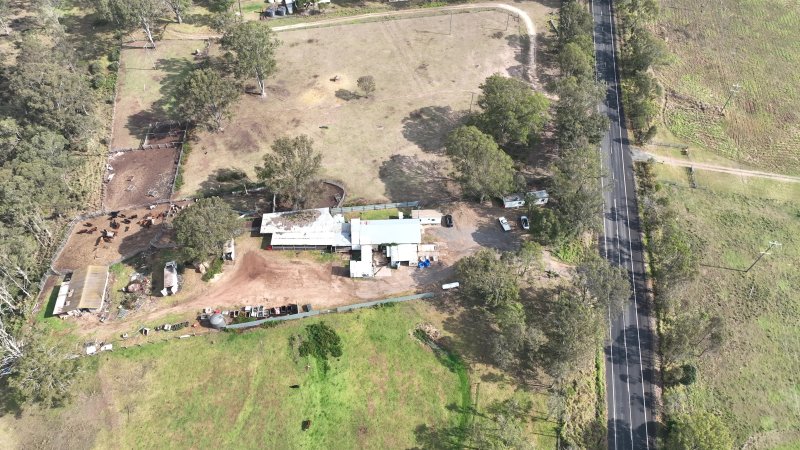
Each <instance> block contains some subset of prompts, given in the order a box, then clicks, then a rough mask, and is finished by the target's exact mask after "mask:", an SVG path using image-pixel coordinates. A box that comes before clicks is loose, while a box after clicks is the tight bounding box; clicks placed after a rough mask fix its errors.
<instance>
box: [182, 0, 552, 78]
mask: <svg viewBox="0 0 800 450" xmlns="http://www.w3.org/2000/svg"><path fill="white" fill-rule="evenodd" d="M487 9H500V10H503V11H506V12H509V13H511V14H514V15H516V17H518V18H520V19H521V20H522V22H524V23H525V30H526V32H527V34H528V36H534V35H535V34H536V26H535V25H534V24H533V20H531V18H530V16H528V13H526V12H525V11H523V10H521V9H519V8H516V7H514V6H511V5H506V4H504V3H475V4H470V5H455V6H444V7H441V8H426V9H412V10H408V11H388V12H380V13H368V14H359V15H355V16H348V17H338V18H335V19H327V20H318V21H314V22H304V23H296V24H292V25H283V26H277V27H273V28H272V29H273V31H291V30H301V29H305V28H318V27H324V26H329V25H346V24H348V23H350V22H360V21H363V20H365V19H395V18H397V19H402V18H404V17H413V16H420V15H422V16H429V15H430V16H434V15H439V14H441V13H442V12H443V11H481V10H487ZM428 12H429V13H428ZM426 13H427V14H426ZM170 35H171V36H175V37H177V38H179V39H186V40H192V39H219V38H221V37H222V35H221V34H192V33H182V32H179V31H174V30H170ZM530 52H531V56H533V55H535V49H534V47H533V41H531V48H530ZM535 61H536V59H535V58H533V57H532V58H531V59H530V66H531V67H530V68H529V70H530V73H535V72H534V70H533V68H534V66H535Z"/></svg>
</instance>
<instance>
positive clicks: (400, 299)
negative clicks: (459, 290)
mask: <svg viewBox="0 0 800 450" xmlns="http://www.w3.org/2000/svg"><path fill="white" fill-rule="evenodd" d="M433 297H434V294H433V292H425V293H424V294H415V295H406V296H403V297H394V298H387V299H383V300H375V301H371V302H364V303H356V304H354V305H347V306H340V307H338V308H334V309H325V310H319V311H309V312H303V313H299V314H293V315H291V316H280V317H270V318H268V319H261V320H254V321H252V322H244V323H236V324H233V325H228V326H226V327H225V329H228V330H243V329H246V328H252V327H257V326H259V325H263V324H265V323H268V322H282V321H286V320H295V319H305V318H306V317H313V316H318V315H323V314H333V313H337V312H348V311H354V310H356V309H361V308H369V307H371V306H377V305H385V304H388V303H400V302H407V301H410V300H419V299H423V298H433Z"/></svg>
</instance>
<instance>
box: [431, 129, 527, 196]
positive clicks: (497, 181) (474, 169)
mask: <svg viewBox="0 0 800 450" xmlns="http://www.w3.org/2000/svg"><path fill="white" fill-rule="evenodd" d="M445 145H446V149H447V154H448V155H449V156H450V157H451V159H452V160H453V164H454V166H455V168H456V177H457V179H458V181H459V182H460V183H461V187H462V189H463V190H464V194H466V195H467V196H470V197H474V198H477V199H478V200H479V201H483V200H484V199H485V198H486V197H492V196H500V195H505V194H507V193H508V192H510V191H511V190H512V189H513V187H514V163H513V161H512V160H511V157H510V156H508V155H507V154H506V153H505V152H503V151H502V150H501V149H500V148H499V147H498V146H497V144H496V143H495V142H494V140H493V139H492V137H491V136H489V135H486V134H484V133H482V132H481V131H480V130H479V129H477V128H476V127H474V126H462V127H459V128H456V129H455V130H454V131H453V132H452V133H450V136H448V138H447V143H446V144H445Z"/></svg>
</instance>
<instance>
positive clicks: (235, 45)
mask: <svg viewBox="0 0 800 450" xmlns="http://www.w3.org/2000/svg"><path fill="white" fill-rule="evenodd" d="M279 44H280V41H278V38H277V37H276V36H275V32H274V31H272V28H271V27H270V26H269V25H268V24H267V23H266V22H262V21H260V20H256V21H252V22H243V23H238V24H235V25H233V26H231V27H230V28H229V29H228V31H227V32H226V33H225V35H224V36H223V37H222V47H223V48H224V49H226V50H228V51H230V52H232V56H233V67H234V73H235V74H236V76H237V77H238V78H240V79H243V78H248V77H255V79H256V83H258V88H259V91H260V93H261V96H262V97H264V96H266V95H267V85H266V79H267V78H269V77H270V76H271V75H272V74H273V73H275V70H276V69H277V65H276V62H275V49H276V48H278V45H279Z"/></svg>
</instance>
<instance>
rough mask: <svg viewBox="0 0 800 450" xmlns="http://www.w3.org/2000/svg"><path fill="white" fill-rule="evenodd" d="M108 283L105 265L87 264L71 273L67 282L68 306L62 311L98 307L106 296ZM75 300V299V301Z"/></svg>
mask: <svg viewBox="0 0 800 450" xmlns="http://www.w3.org/2000/svg"><path fill="white" fill-rule="evenodd" d="M107 285H108V268H107V267H105V266H87V267H85V268H83V269H78V270H76V271H75V272H73V274H72V279H71V280H70V282H69V290H70V292H71V293H72V295H71V296H69V295H68V301H69V306H67V307H65V308H64V309H63V310H62V312H67V311H70V310H74V309H100V307H101V306H103V301H104V300H105V297H106V286H107ZM76 300H77V301H76Z"/></svg>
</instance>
